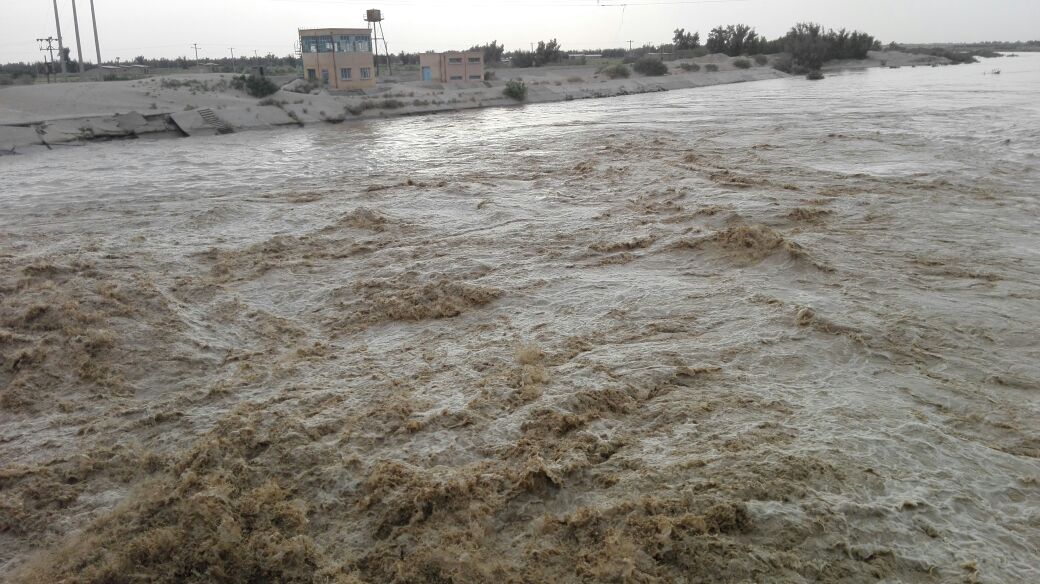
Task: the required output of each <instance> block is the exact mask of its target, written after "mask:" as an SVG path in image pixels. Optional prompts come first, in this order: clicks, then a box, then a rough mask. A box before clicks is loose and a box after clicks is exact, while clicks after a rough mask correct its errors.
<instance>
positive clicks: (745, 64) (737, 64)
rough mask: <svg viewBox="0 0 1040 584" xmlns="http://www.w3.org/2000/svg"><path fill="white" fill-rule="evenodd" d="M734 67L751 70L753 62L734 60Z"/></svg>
mask: <svg viewBox="0 0 1040 584" xmlns="http://www.w3.org/2000/svg"><path fill="white" fill-rule="evenodd" d="M733 66H734V67H736V68H737V69H750V68H751V61H748V60H747V59H733Z"/></svg>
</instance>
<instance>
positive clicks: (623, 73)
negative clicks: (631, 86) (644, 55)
mask: <svg viewBox="0 0 1040 584" xmlns="http://www.w3.org/2000/svg"><path fill="white" fill-rule="evenodd" d="M600 73H602V74H604V75H606V76H607V77H610V78H611V79H618V78H621V79H628V76H629V75H631V74H632V73H631V71H629V70H628V66H626V65H625V64H623V63H616V64H614V65H608V66H606V67H604V68H602V69H600Z"/></svg>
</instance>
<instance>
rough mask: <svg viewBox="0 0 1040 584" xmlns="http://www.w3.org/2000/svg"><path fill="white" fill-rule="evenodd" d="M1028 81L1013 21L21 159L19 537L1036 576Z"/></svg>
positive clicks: (487, 574)
mask: <svg viewBox="0 0 1040 584" xmlns="http://www.w3.org/2000/svg"><path fill="white" fill-rule="evenodd" d="M998 67H999V68H1000V69H1001V73H1000V74H999V75H996V74H992V71H993V70H994V69H995V68H998ZM1037 95H1040V54H1024V55H1022V56H1019V57H1015V58H1002V59H992V60H985V62H984V63H980V64H976V65H964V66H956V67H936V68H931V67H918V68H908V67H904V68H901V69H898V70H892V69H871V70H863V71H847V72H841V73H836V74H831V75H829V76H828V78H827V79H826V80H824V81H821V82H809V81H806V80H803V79H800V78H791V79H781V80H773V81H762V82H755V83H746V84H740V85H732V86H718V87H708V88H700V89H694V90H683V91H673V92H665V93H655V94H643V95H633V96H627V97H618V98H611V99H603V100H584V101H573V102H565V103H554V104H540V105H531V106H525V107H521V108H508V109H486V110H478V111H467V112H460V113H457V114H447V115H436V116H426V117H404V118H394V119H386V120H381V121H373V122H364V123H349V122H348V123H344V124H339V125H326V126H320V127H307V128H302V129H293V130H276V131H260V132H243V133H237V134H229V135H224V136H216V137H211V138H198V139H157V140H144V139H142V140H135V141H119V142H110V143H104V144H91V145H90V146H86V147H62V148H58V149H56V150H55V151H53V152H37V153H34V154H31V155H23V156H8V157H3V158H0V350H2V352H3V358H4V366H3V368H2V370H0V388H2V390H0V391H2V393H0V458H2V460H3V461H4V462H3V470H2V473H3V474H2V475H0V488H2V489H3V499H2V503H0V550H4V551H0V562H2V564H0V566H6V570H14V569H15V568H16V567H21V568H20V569H23V570H25V571H24V572H21V573H20V576H19V579H22V578H24V579H27V580H32V579H33V578H38V579H40V580H41V581H43V580H47V581H53V579H54V578H55V577H56V576H60V575H64V576H69V575H73V574H78V575H79V576H80V577H81V578H83V579H84V580H86V581H90V580H91V579H95V580H103V579H104V578H105V577H106V575H108V576H111V575H112V574H130V573H132V574H137V575H143V576H142V577H145V578H148V579H151V580H153V581H175V580H177V579H185V578H188V579H190V578H189V577H188V575H190V574H196V575H199V574H203V575H207V577H206V578H202V579H207V578H208V579H213V578H218V577H219V573H218V572H220V571H223V572H220V573H224V572H226V573H231V574H236V575H240V576H241V577H243V578H245V577H251V578H254V579H255V578H260V579H264V578H267V579H274V580H280V581H315V580H314V579H315V578H326V579H327V580H325V581H341V582H358V581H360V582H384V581H401V582H443V581H454V582H485V581H489V580H491V579H498V580H502V581H509V582H513V581H516V582H526V581H560V582H570V581H575V582H577V581H595V582H602V581H626V582H696V581H733V582H739V581H756V582H790V581H827V582H831V581H833V582H860V581H862V582H875V581H878V580H881V581H892V582H895V581H905V582H947V581H979V582H1027V581H1037V580H1040V549H1038V546H1040V503H1038V502H1040V462H1038V456H1040V342H1038V338H1037V331H1038V330H1040V199H1038V196H1037V195H1038V193H1040V158H1038V156H1040V100H1037V98H1036V96H1037ZM40 550H51V552H50V553H44V554H43V555H36V556H31V554H33V553H37V552H40ZM30 557H32V558H33V559H31V560H30V559H29V558H30ZM213 570H217V572H214V571H213ZM12 573H13V572H12ZM337 578H338V580H337ZM351 578H353V580H352V579H351ZM233 581H234V580H233Z"/></svg>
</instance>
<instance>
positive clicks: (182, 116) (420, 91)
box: [0, 53, 935, 153]
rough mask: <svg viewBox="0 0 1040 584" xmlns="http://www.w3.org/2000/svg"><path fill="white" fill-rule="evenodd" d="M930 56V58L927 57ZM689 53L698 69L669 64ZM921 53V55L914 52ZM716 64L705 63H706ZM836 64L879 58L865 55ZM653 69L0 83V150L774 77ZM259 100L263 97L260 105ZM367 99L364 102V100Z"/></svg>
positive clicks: (727, 64)
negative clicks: (255, 90)
mask: <svg viewBox="0 0 1040 584" xmlns="http://www.w3.org/2000/svg"><path fill="white" fill-rule="evenodd" d="M884 56H885V57H886V58H887V59H888V60H889V62H891V63H892V64H899V63H909V62H910V61H912V60H913V61H915V62H917V61H919V58H918V57H919V56H907V55H904V54H902V53H885V54H884ZM931 59H932V61H935V59H934V58H931ZM683 62H692V63H696V64H698V65H700V66H701V67H702V69H701V70H700V71H697V72H686V71H683V70H682V69H680V68H679V64H680V63H683ZM922 62H923V61H922ZM709 64H710V65H715V66H717V67H718V71H717V72H709V71H707V70H706V68H707V66H708V65H709ZM841 65H842V66H844V67H873V66H880V65H881V60H880V59H879V58H878V57H877V56H876V55H875V56H872V59H871V60H867V61H863V62H853V63H842V64H841ZM669 66H670V73H669V74H668V75H665V76H661V77H643V76H641V75H638V74H633V75H632V77H630V78H628V79H616V80H612V79H609V78H607V77H605V76H604V75H602V74H599V73H597V71H598V68H599V67H598V66H596V65H587V66H574V67H568V66H560V67H546V68H536V69H519V70H518V69H499V70H496V73H497V77H498V78H499V79H498V80H497V81H492V82H486V83H477V84H469V83H464V84H463V83H457V84H441V83H423V82H419V81H403V82H397V83H384V84H381V85H380V86H379V87H377V88H376V89H374V90H371V91H367V92H366V93H365V94H364V95H332V94H329V93H327V92H320V94H318V95H310V94H299V93H294V92H291V91H284V90H283V91H279V92H278V93H276V94H275V95H272V96H271V97H270V98H269V99H266V100H263V101H261V100H258V99H256V98H253V97H250V96H249V95H247V94H245V93H244V92H241V91H236V90H234V89H231V88H230V87H229V81H230V79H231V77H232V75H230V74H195V75H174V76H166V77H153V78H148V79H141V80H134V81H116V82H87V83H74V84H54V85H33V86H22V87H10V88H5V89H2V90H0V152H8V153H11V152H19V151H25V150H26V148H31V147H33V146H37V147H43V145H44V144H49V145H52V146H54V145H64V144H76V143H80V142H82V141H85V140H93V139H112V138H123V137H131V136H145V135H159V134H164V133H171V134H176V135H182V134H188V135H211V134H214V133H218V132H225V131H241V130H249V129H257V128H267V127H271V126H285V125H294V124H313V123H340V122H342V121H346V120H356V119H365V118H373V117H389V116H400V115H416V114H427V113H437V112H444V111H456V110H463V109H472V108H481V107H506V106H515V105H517V102H516V101H514V100H512V99H509V98H507V97H505V96H503V94H502V89H503V87H504V85H505V82H506V80H508V79H509V78H519V79H523V80H524V81H525V83H526V84H527V85H528V97H527V100H526V101H527V102H528V103H540V102H554V101H566V100H574V99H589V98H599V97H611V96H617V95H628V94H632V93H645V92H652V91H668V90H675V89H686V88H693V87H705V86H711V85H720V84H729V83H742V82H749V81H760V80H765V79H775V78H779V77H784V76H785V74H784V73H781V72H779V71H776V70H774V69H772V68H771V67H769V66H768V65H766V66H755V67H753V68H751V69H746V70H742V69H737V68H736V67H734V66H733V59H731V58H729V57H726V56H724V55H709V56H707V57H703V58H700V59H693V60H689V61H676V62H671V63H669ZM263 104H266V105H263ZM366 108H369V109H366Z"/></svg>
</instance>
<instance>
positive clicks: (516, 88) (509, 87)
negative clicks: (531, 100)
mask: <svg viewBox="0 0 1040 584" xmlns="http://www.w3.org/2000/svg"><path fill="white" fill-rule="evenodd" d="M502 94H503V95H505V96H506V97H509V98H512V99H515V100H516V101H523V100H525V99H527V85H526V84H524V82H523V81H522V80H520V79H510V80H509V81H507V82H506V88H505V89H503V90H502Z"/></svg>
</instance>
